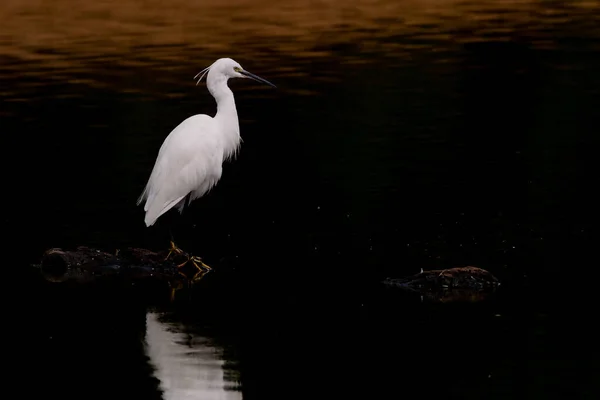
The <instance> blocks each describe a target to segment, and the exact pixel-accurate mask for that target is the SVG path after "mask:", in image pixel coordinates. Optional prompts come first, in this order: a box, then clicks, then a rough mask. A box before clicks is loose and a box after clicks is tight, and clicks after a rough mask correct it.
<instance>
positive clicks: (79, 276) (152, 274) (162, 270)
mask: <svg viewBox="0 0 600 400" xmlns="http://www.w3.org/2000/svg"><path fill="white" fill-rule="evenodd" d="M174 250H176V251H169V250H166V251H161V252H153V251H151V250H147V249H141V248H127V249H124V250H122V251H116V252H115V253H114V254H112V253H107V252H105V251H101V250H98V249H93V248H90V247H85V246H80V247H77V248H76V249H74V250H63V249H60V248H53V249H49V250H47V251H46V252H44V254H43V255H42V258H41V262H40V263H39V264H37V265H34V267H36V268H39V270H40V272H41V274H42V276H43V277H44V278H45V280H47V281H50V282H57V283H71V284H86V283H98V282H107V281H111V280H117V281H121V282H122V281H131V282H132V283H141V282H159V283H164V284H165V285H167V286H168V287H169V288H171V298H173V297H174V295H175V292H176V291H178V290H180V289H182V288H185V287H190V286H191V285H193V284H194V283H196V282H198V281H199V280H200V279H202V278H203V277H204V276H205V275H206V274H207V273H208V272H209V271H210V270H209V269H202V268H197V267H196V266H195V265H194V264H193V263H192V262H191V255H189V254H188V253H186V252H184V251H182V250H180V249H177V248H175V249H174ZM195 260H196V261H198V260H199V259H198V258H195ZM181 264H183V265H181ZM178 265H181V267H178ZM201 265H202V264H201Z"/></svg>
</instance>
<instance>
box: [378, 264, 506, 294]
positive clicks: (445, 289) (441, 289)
mask: <svg viewBox="0 0 600 400" xmlns="http://www.w3.org/2000/svg"><path fill="white" fill-rule="evenodd" d="M383 283H384V284H385V285H387V286H390V287H397V288H400V289H404V290H408V291H411V292H415V293H419V294H421V295H422V296H424V297H426V298H427V299H429V300H431V301H435V302H452V301H480V300H483V299H485V298H486V297H487V295H489V294H491V293H493V292H494V291H495V290H496V289H497V288H498V287H499V286H500V281H499V280H498V278H496V277H495V276H494V275H493V274H492V273H490V272H489V271H486V270H484V269H481V268H477V267H459V268H449V269H439V270H432V271H422V272H421V273H418V274H415V275H412V276H408V277H405V278H396V279H394V278H387V279H385V280H384V281H383Z"/></svg>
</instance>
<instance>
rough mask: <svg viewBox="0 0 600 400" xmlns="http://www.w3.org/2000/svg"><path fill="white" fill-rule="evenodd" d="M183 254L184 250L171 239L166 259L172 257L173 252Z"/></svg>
mask: <svg viewBox="0 0 600 400" xmlns="http://www.w3.org/2000/svg"><path fill="white" fill-rule="evenodd" d="M173 253H175V254H183V250H181V249H180V248H179V247H177V245H176V244H175V242H173V241H172V240H171V247H170V248H169V254H167V257H166V258H165V261H167V260H168V259H169V257H171V254H173Z"/></svg>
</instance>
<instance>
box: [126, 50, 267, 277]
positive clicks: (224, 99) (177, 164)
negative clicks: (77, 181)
mask: <svg viewBox="0 0 600 400" xmlns="http://www.w3.org/2000/svg"><path fill="white" fill-rule="evenodd" d="M205 75H207V76H206V86H207V88H208V91H209V92H210V94H211V95H212V96H213V97H214V98H215V100H216V102H217V113H216V115H215V116H214V117H210V116H208V115H206V114H198V115H193V116H191V117H189V118H187V119H186V120H184V121H183V122H182V123H181V124H179V125H178V126H177V127H175V129H173V131H172V132H171V133H170V134H169V136H167V138H166V139H165V141H164V142H163V144H162V146H161V148H160V150H159V152H158V157H157V158H156V162H155V164H154V168H153V169H152V173H151V174H150V178H149V179H148V183H147V184H146V187H145V189H144V191H143V193H142V194H141V196H140V197H139V199H138V202H137V204H138V205H139V204H140V203H141V202H142V201H144V200H145V201H146V203H145V204H144V211H145V213H146V215H145V218H144V222H145V223H146V226H148V227H149V226H151V225H153V224H154V223H155V222H156V220H157V219H158V218H159V217H160V216H161V215H163V214H164V213H166V212H167V211H169V210H170V209H171V208H173V207H176V208H177V209H178V210H179V212H180V213H181V212H183V208H184V206H186V205H189V204H190V203H191V202H192V201H193V200H195V199H198V198H200V197H202V196H203V195H205V194H206V193H207V192H208V191H210V189H211V188H212V187H213V186H214V185H215V184H216V183H217V182H218V181H219V179H220V178H221V173H222V165H223V162H224V161H226V160H228V159H229V158H231V157H232V156H233V155H235V154H236V152H237V150H238V147H239V145H240V126H239V121H238V115H237V110H236V107H235V99H234V97H233V92H232V91H231V89H230V88H229V86H227V81H228V80H229V78H251V79H254V80H255V81H258V82H261V83H265V84H267V85H270V86H272V87H275V85H273V84H272V83H271V82H269V81H267V80H265V79H263V78H260V77H258V76H256V75H254V74H252V73H250V72H248V71H246V70H244V69H243V68H242V66H241V65H240V64H239V63H237V62H236V61H234V60H232V59H231V58H220V59H218V60H217V61H215V62H214V63H213V64H212V65H210V66H209V67H207V68H205V69H203V70H202V71H200V72H199V73H198V74H197V75H196V76H195V77H194V79H196V78H198V77H199V78H198V82H197V83H200V81H201V80H202V78H204V76H205ZM172 251H175V252H179V253H181V250H179V249H178V248H177V247H176V246H175V244H174V243H173V242H172V241H171V252H172ZM171 252H169V254H171ZM192 261H193V262H194V264H195V265H196V267H198V265H197V264H196V263H197V262H199V263H200V264H201V265H203V266H205V267H207V266H206V265H205V264H204V263H202V262H201V261H200V260H199V259H198V258H196V257H192ZM184 264H185V263H184ZM198 268H199V269H200V267H198Z"/></svg>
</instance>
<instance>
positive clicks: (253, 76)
mask: <svg viewBox="0 0 600 400" xmlns="http://www.w3.org/2000/svg"><path fill="white" fill-rule="evenodd" d="M238 72H239V73H240V74H242V75H244V76H246V77H248V78H250V79H254V80H255V81H257V82H261V83H266V84H267V85H269V86H272V87H274V88H276V89H277V86H275V85H273V84H272V83H271V82H269V81H268V80H266V79H263V78H261V77H260V76H256V75H254V74H253V73H251V72H248V71H246V70H245V69H242V70H239V71H238Z"/></svg>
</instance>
